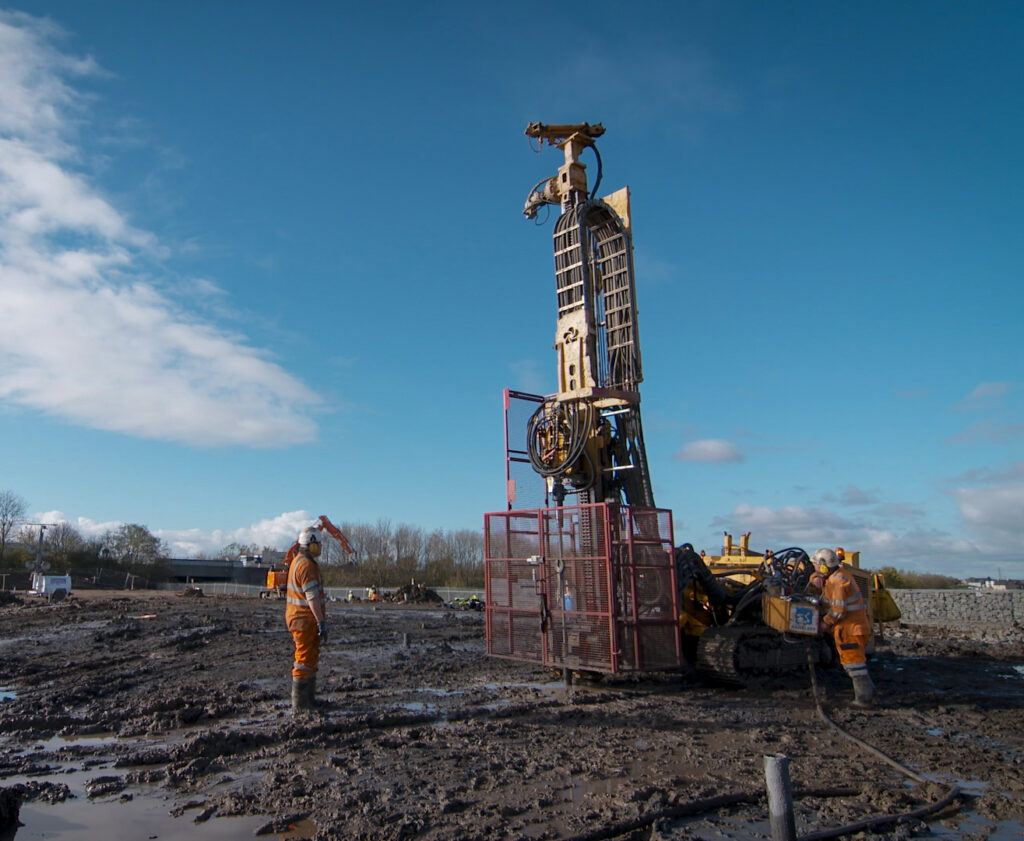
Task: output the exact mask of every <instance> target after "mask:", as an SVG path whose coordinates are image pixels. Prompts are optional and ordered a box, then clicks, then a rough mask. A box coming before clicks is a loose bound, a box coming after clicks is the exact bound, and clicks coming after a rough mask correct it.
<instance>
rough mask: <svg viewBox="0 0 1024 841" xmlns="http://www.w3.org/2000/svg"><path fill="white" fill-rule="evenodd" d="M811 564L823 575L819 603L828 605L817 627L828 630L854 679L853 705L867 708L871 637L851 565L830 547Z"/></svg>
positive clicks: (872, 696) (871, 688)
mask: <svg viewBox="0 0 1024 841" xmlns="http://www.w3.org/2000/svg"><path fill="white" fill-rule="evenodd" d="M814 565H815V567H817V569H818V573H819V575H820V576H822V577H823V578H824V583H823V585H822V594H821V602H822V605H823V606H824V607H827V608H828V613H826V614H825V615H824V616H823V617H822V619H821V625H820V628H819V630H820V631H821V632H822V633H825V632H831V634H832V638H833V639H834V640H835V642H836V651H838V652H839V662H840V663H841V664H842V666H843V668H844V669H845V670H846V673H847V674H848V675H849V676H850V680H852V681H853V696H854V700H853V705H854V706H855V707H870V706H871V705H872V703H873V702H874V700H875V684H874V683H873V682H872V680H871V675H870V674H869V673H868V656H867V645H868V640H869V639H870V638H871V623H870V622H868V611H867V603H866V602H865V601H864V594H863V593H861V591H860V587H859V586H858V585H857V581H856V579H855V578H854V577H853V574H852V573H851V572H850V568H849V567H848V566H847V565H846V564H844V563H842V561H841V560H840V558H839V556H838V555H837V554H836V553H835V552H833V551H832V550H831V549H819V550H818V551H817V552H815V553H814Z"/></svg>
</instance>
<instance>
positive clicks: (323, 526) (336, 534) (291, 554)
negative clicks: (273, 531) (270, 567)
mask: <svg viewBox="0 0 1024 841" xmlns="http://www.w3.org/2000/svg"><path fill="white" fill-rule="evenodd" d="M313 528H315V529H316V530H317V531H326V532H327V533H328V534H329V535H330V536H331V537H333V538H334V539H335V540H337V541H338V542H339V543H340V544H341V547H342V548H343V549H344V550H345V551H346V552H348V553H349V554H350V555H354V554H355V553H356V550H355V549H353V548H352V546H351V544H350V543H349V542H348V538H347V537H345V533H344V532H343V531H342V530H341V529H339V528H338V527H337V526H336V525H334V523H332V522H331V521H330V520H329V519H328V518H327V515H326V514H321V515H320V521H319V522H318V523H317V524H316V525H315V526H313ZM298 553H299V544H298V542H295V543H293V544H292V545H291V548H290V549H289V550H288V552H287V553H286V554H285V556H284V568H285V569H288V567H289V565H290V564H291V562H292V561H294V560H295V556H296V555H297V554H298Z"/></svg>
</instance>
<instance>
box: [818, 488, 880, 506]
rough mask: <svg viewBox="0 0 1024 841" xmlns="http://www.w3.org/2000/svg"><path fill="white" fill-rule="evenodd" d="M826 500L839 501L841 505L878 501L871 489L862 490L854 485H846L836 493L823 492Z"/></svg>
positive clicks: (868, 503) (867, 503) (866, 503)
mask: <svg viewBox="0 0 1024 841" xmlns="http://www.w3.org/2000/svg"><path fill="white" fill-rule="evenodd" d="M825 500H826V502H839V503H841V504H843V505H870V504H871V503H873V502H877V501H878V495H877V494H876V493H874V492H873V491H864V490H861V489H860V488H858V487H857V486H856V485H847V486H846V487H845V488H844V489H843V490H842V491H841V492H840V493H839V494H838V495H837V494H832V493H828V494H825Z"/></svg>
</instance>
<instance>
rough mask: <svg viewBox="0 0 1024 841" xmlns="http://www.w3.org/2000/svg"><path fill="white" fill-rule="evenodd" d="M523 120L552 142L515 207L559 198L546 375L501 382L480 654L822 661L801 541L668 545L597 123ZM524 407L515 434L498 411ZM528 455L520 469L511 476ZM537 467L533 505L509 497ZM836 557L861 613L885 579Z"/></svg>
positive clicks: (757, 666)
mask: <svg viewBox="0 0 1024 841" xmlns="http://www.w3.org/2000/svg"><path fill="white" fill-rule="evenodd" d="M526 134H527V136H529V137H531V138H533V139H535V140H536V141H537V142H538V144H539V145H540V147H541V148H543V146H544V145H545V144H547V145H549V146H554V147H556V148H558V149H560V150H561V151H562V153H563V155H564V162H563V164H562V166H561V167H559V169H558V172H557V174H556V175H553V176H550V177H547V178H544V179H542V180H541V181H539V182H538V183H537V184H536V185H535V186H534V187H533V188H532V189H531V190H530V193H529V195H528V197H527V200H526V205H525V207H524V209H523V213H524V214H525V215H526V217H527V218H529V219H535V218H536V217H537V216H538V213H539V212H540V210H541V209H542V208H545V207H548V206H551V207H557V208H558V210H559V216H558V218H557V220H556V221H555V226H554V234H553V238H554V264H555V291H556V300H557V321H556V325H555V337H554V349H555V354H556V369H557V386H558V387H557V391H556V392H555V393H554V394H550V395H546V396H541V395H533V394H524V393H522V392H513V391H510V390H506V391H505V414H506V417H505V444H506V446H505V449H506V460H505V463H506V474H505V478H506V488H507V497H506V510H505V511H500V512H494V513H491V514H486V515H485V516H484V552H485V579H486V588H487V594H486V622H487V650H488V653H489V654H491V655H493V656H497V657H506V658H509V659H516V660H527V661H532V662H537V663H540V664H543V665H546V666H553V667H556V668H562V669H563V671H565V672H566V674H567V675H568V674H569V672H570V671H578V672H591V673H608V674H617V673H619V672H629V671H632V672H639V671H653V670H658V669H675V668H680V667H682V666H683V665H684V664H685V663H687V662H689V663H692V664H693V665H695V666H696V668H697V670H698V671H700V672H702V673H704V674H705V675H706V676H709V677H712V678H715V679H719V680H723V681H726V682H731V683H742V682H744V680H745V679H746V678H747V677H748V676H750V675H753V674H778V673H781V672H785V671H788V670H792V669H795V668H801V667H804V666H806V662H807V655H808V653H810V654H811V656H812V658H813V659H814V660H816V661H817V662H826V663H827V662H829V661H831V660H832V659H833V657H834V652H833V651H832V650H831V649H830V647H829V642H828V640H826V639H825V638H823V637H822V636H821V635H820V634H819V633H818V619H819V615H820V613H819V608H818V603H817V600H816V598H815V594H814V592H813V587H811V580H812V573H813V568H812V565H811V562H810V558H809V557H808V556H807V553H806V552H804V550H803V549H800V548H798V547H791V548H788V549H784V550H780V551H778V552H773V551H765V552H754V551H752V550H750V548H749V540H750V535H749V533H748V534H745V535H743V537H742V538H741V541H740V545H739V546H735V547H734V546H733V544H732V540H731V537H730V536H729V535H726V540H725V546H724V547H723V551H722V555H721V556H720V557H714V558H713V557H708V558H704V557H702V556H700V555H698V554H697V553H696V552H695V551H694V550H693V547H692V546H691V545H690V544H683V545H682V546H680V547H678V548H676V547H675V546H674V535H673V524H672V512H671V511H667V510H664V509H658V508H656V507H655V503H654V493H653V490H652V485H651V478H650V471H649V470H648V465H647V455H646V452H645V449H644V439H643V428H642V424H641V418H640V391H639V388H640V383H641V381H642V380H643V374H642V368H641V359H640V345H639V333H638V324H637V312H638V311H637V301H636V284H635V277H634V271H633V246H632V235H631V227H630V218H631V213H630V195H629V188H628V187H625V188H623V189H621V190H618V191H616V192H614V193H612V194H610V195H608V196H605V197H604V198H597V189H598V187H599V185H600V182H601V157H600V154H599V153H598V152H597V146H596V143H595V141H596V140H597V138H599V137H601V136H602V135H603V134H604V127H603V126H602V125H601V124H600V123H597V124H593V125H592V124H590V123H578V124H572V125H546V124H543V123H531V124H530V125H529V126H528V127H527V129H526ZM588 150H589V151H591V152H592V153H593V156H594V158H595V159H596V161H597V177H596V179H595V182H594V184H595V186H594V188H593V189H592V190H590V189H588V182H587V173H586V165H585V164H584V163H583V162H582V160H581V158H582V156H583V155H584V154H585V153H586V152H588ZM522 406H527V407H529V417H528V420H527V421H526V423H525V438H524V439H520V438H519V437H518V435H519V433H518V432H517V431H516V430H517V424H516V423H514V422H512V421H510V418H511V417H512V415H513V414H514V412H515V411H516V408H517V407H522ZM527 465H528V467H529V468H530V470H531V471H532V472H533V474H534V476H533V477H531V476H528V477H527V478H526V479H520V478H517V477H516V476H515V475H514V472H515V470H516V469H518V468H520V467H524V466H527ZM535 476H539V477H540V478H541V479H542V480H543V492H542V493H540V494H538V496H539V497H540V498H541V499H542V500H543V504H542V506H541V507H537V508H526V509H523V508H517V507H516V502H517V500H518V499H519V498H521V497H522V496H525V494H524V490H523V489H524V486H525V484H526V483H527V482H529V481H531V479H532V481H533V482H536V478H535ZM851 560H852V564H853V566H854V567H858V568H856V569H855V570H854V572H855V578H857V580H858V582H859V584H860V586H861V589H862V591H863V592H864V595H865V598H866V599H867V601H868V603H869V605H871V607H870V608H869V616H870V614H871V609H872V608H874V606H875V603H876V602H877V601H878V598H876V597H882V596H888V594H887V593H886V592H884V591H883V590H881V589H880V588H878V582H877V581H873V580H872V577H871V576H870V575H869V574H868V573H866V572H864V571H862V570H860V569H859V554H858V553H852V556H851ZM890 601H891V600H890ZM891 606H892V605H890V607H891ZM897 615H898V614H897Z"/></svg>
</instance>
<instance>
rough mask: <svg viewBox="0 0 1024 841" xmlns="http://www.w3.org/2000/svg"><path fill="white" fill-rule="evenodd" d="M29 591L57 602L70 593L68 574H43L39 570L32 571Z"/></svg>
mask: <svg viewBox="0 0 1024 841" xmlns="http://www.w3.org/2000/svg"><path fill="white" fill-rule="evenodd" d="M29 592H31V593H35V594H36V595H37V596H43V597H45V598H46V599H47V601H51V602H59V601H61V600H62V599H65V598H67V597H68V596H69V595H71V576H70V575H45V574H43V573H41V572H33V573H32V586H31V588H30V589H29Z"/></svg>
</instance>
